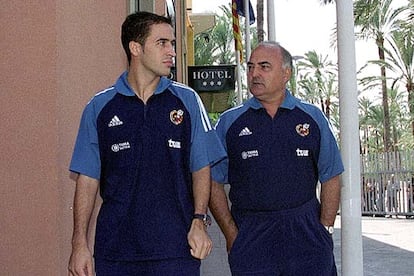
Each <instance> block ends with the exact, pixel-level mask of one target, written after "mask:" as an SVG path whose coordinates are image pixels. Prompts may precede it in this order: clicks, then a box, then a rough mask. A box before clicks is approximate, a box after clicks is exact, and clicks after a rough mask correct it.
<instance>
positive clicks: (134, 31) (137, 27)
mask: <svg viewBox="0 0 414 276" xmlns="http://www.w3.org/2000/svg"><path fill="white" fill-rule="evenodd" d="M155 24H169V25H171V19H170V18H167V17H164V16H161V15H157V14H154V13H150V12H144V11H140V12H135V13H133V14H130V15H128V16H127V18H126V19H125V21H124V23H123V24H122V34H121V41H122V46H123V47H124V50H125V53H126V55H127V58H128V64H129V63H130V62H131V52H130V50H129V42H131V41H136V42H138V43H139V44H141V45H144V44H145V41H146V39H147V37H148V36H149V33H150V28H151V26H152V25H155Z"/></svg>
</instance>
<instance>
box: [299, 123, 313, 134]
mask: <svg viewBox="0 0 414 276" xmlns="http://www.w3.org/2000/svg"><path fill="white" fill-rule="evenodd" d="M309 127H310V125H309V124H307V123H305V124H299V125H297V126H296V132H297V133H298V134H299V135H300V136H302V137H305V136H308V135H309Z"/></svg>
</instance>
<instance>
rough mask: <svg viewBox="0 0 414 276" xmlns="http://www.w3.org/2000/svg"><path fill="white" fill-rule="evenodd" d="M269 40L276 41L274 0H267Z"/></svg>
mask: <svg viewBox="0 0 414 276" xmlns="http://www.w3.org/2000/svg"><path fill="white" fill-rule="evenodd" d="M267 40H270V41H276V20H275V1H274V0H267Z"/></svg>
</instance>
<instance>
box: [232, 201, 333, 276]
mask: <svg viewBox="0 0 414 276" xmlns="http://www.w3.org/2000/svg"><path fill="white" fill-rule="evenodd" d="M319 210H320V208H319V203H318V202H317V200H316V199H314V200H311V201H309V202H307V203H305V204H304V205H302V206H300V207H298V208H294V209H289V210H282V211H275V212H254V213H247V214H242V215H240V216H239V218H238V221H237V223H238V225H239V234H238V236H237V238H236V240H235V242H234V244H233V247H232V249H231V251H230V254H229V264H230V269H231V272H232V275H233V276H241V275H255V276H259V275H263V276H269V275H272V276H278V275H279V276H281V275H283V276H297V275H309V276H333V275H337V272H336V266H335V259H334V255H333V240H332V236H331V235H330V234H329V233H328V231H326V229H325V227H324V226H323V225H322V224H321V223H320V221H319Z"/></svg>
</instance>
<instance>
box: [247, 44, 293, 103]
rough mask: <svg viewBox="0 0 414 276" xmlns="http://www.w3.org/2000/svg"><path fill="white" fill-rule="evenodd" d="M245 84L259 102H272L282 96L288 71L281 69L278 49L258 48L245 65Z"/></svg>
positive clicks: (287, 78)
mask: <svg viewBox="0 0 414 276" xmlns="http://www.w3.org/2000/svg"><path fill="white" fill-rule="evenodd" d="M247 67H248V72H247V82H248V85H249V89H250V92H251V93H252V94H253V95H254V96H255V97H256V98H258V99H259V100H264V101H266V100H272V99H274V97H277V96H278V95H283V94H284V91H285V87H286V83H287V81H288V80H289V78H290V70H289V69H283V68H282V53H281V51H280V49H279V48H276V47H272V46H263V45H262V46H259V47H257V48H256V49H255V50H254V51H253V52H252V54H251V56H250V60H249V62H248V63H247Z"/></svg>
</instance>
